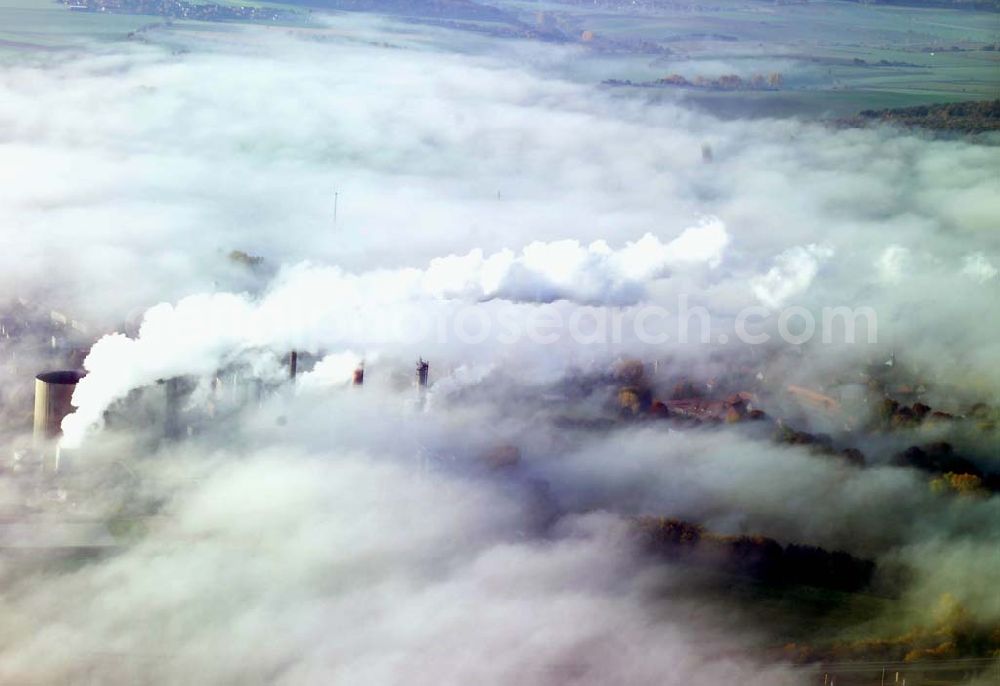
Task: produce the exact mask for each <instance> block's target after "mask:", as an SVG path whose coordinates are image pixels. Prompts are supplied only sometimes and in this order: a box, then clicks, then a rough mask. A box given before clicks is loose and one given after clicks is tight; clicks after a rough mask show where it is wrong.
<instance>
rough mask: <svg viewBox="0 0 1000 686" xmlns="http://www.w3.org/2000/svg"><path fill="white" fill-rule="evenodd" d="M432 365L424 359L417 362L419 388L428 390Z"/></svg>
mask: <svg viewBox="0 0 1000 686" xmlns="http://www.w3.org/2000/svg"><path fill="white" fill-rule="evenodd" d="M430 371H431V365H430V363H429V362H425V361H424V358H422V357H421V358H420V359H419V360H418V361H417V387H419V388H427V376H428V375H429V374H430Z"/></svg>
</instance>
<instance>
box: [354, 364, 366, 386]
mask: <svg viewBox="0 0 1000 686" xmlns="http://www.w3.org/2000/svg"><path fill="white" fill-rule="evenodd" d="M364 383H365V363H364V362H362V363H361V364H359V365H358V368H357V369H355V370H354V385H355V386H363V385H364Z"/></svg>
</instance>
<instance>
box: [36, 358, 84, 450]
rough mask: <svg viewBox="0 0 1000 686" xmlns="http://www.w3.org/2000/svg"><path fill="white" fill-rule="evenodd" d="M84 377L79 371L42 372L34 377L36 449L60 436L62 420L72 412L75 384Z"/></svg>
mask: <svg viewBox="0 0 1000 686" xmlns="http://www.w3.org/2000/svg"><path fill="white" fill-rule="evenodd" d="M83 377H84V373H83V372H80V371H75V370H74V371H58V372H43V373H41V374H39V375H38V376H36V377H35V432H34V439H35V445H36V447H41V446H43V445H44V444H45V443H46V442H48V441H51V440H54V439H56V438H59V436H61V435H62V420H63V418H64V417H65V416H66V415H68V414H69V413H70V412H72V411H73V405H72V404H71V403H70V401H71V400H72V398H73V391H74V390H76V384H77V382H79V381H80V379H82V378H83Z"/></svg>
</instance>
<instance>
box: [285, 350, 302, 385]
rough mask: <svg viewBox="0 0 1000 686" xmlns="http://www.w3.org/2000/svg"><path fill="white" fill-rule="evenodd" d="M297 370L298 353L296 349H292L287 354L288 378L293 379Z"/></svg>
mask: <svg viewBox="0 0 1000 686" xmlns="http://www.w3.org/2000/svg"><path fill="white" fill-rule="evenodd" d="M298 372H299V353H298V351H297V350H293V351H292V352H291V353H289V355H288V378H289V379H291V380H292V381H295V377H296V375H297V374H298Z"/></svg>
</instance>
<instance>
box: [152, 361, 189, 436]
mask: <svg viewBox="0 0 1000 686" xmlns="http://www.w3.org/2000/svg"><path fill="white" fill-rule="evenodd" d="M157 383H158V384H160V385H161V386H162V387H163V395H164V398H163V435H164V437H165V438H169V439H177V438H180V437H181V434H182V429H181V402H182V400H183V398H184V392H185V388H184V383H183V380H182V379H181V378H180V377H177V376H175V377H172V378H170V379H160V380H159V381H157Z"/></svg>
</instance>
